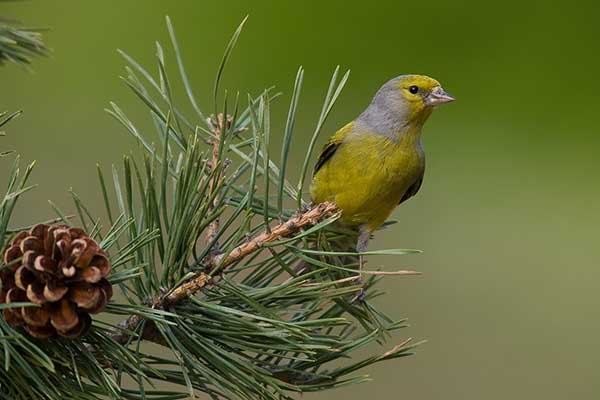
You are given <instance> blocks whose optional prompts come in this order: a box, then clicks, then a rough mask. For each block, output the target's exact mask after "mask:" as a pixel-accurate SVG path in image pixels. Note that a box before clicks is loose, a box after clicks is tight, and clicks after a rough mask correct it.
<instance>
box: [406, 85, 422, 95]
mask: <svg viewBox="0 0 600 400" xmlns="http://www.w3.org/2000/svg"><path fill="white" fill-rule="evenodd" d="M408 91H409V92H411V93H412V94H417V92H418V91H419V87H418V86H415V85H412V86H411V87H409V88H408Z"/></svg>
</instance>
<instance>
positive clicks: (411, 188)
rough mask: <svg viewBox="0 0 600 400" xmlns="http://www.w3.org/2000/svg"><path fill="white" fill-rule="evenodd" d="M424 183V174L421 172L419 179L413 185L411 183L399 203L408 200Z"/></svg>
mask: <svg viewBox="0 0 600 400" xmlns="http://www.w3.org/2000/svg"><path fill="white" fill-rule="evenodd" d="M422 183H423V174H421V176H420V177H419V179H417V180H416V181H415V183H413V184H412V185H410V186H409V187H408V190H407V191H406V192H405V193H404V196H402V198H401V199H400V202H399V203H398V204H402V203H404V202H405V201H406V200H408V199H410V198H411V197H413V196H414V195H415V194H417V192H418V191H419V189H421V184H422Z"/></svg>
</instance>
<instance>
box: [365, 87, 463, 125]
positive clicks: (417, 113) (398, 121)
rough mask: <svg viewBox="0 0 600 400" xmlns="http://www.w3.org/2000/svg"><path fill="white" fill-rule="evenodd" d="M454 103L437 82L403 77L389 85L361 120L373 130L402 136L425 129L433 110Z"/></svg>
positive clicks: (452, 98) (376, 96) (376, 97)
mask: <svg viewBox="0 0 600 400" xmlns="http://www.w3.org/2000/svg"><path fill="white" fill-rule="evenodd" d="M451 101H454V97H452V96H451V95H449V94H448V93H446V92H445V91H444V89H442V86H441V85H440V83H439V82H438V81H436V80H435V79H433V78H430V77H428V76H425V75H400V76H398V77H396V78H393V79H391V80H389V81H388V82H386V83H385V84H384V85H383V86H382V87H381V89H379V91H378V92H377V94H376V95H375V97H374V98H373V102H372V103H371V105H370V106H369V107H368V108H367V109H366V110H365V112H364V113H363V114H362V115H361V117H360V118H361V119H362V120H363V121H364V122H367V123H368V124H369V125H370V126H371V127H373V128H375V129H378V130H380V131H381V132H382V133H383V132H385V131H394V132H399V131H402V130H404V129H406V128H411V127H418V126H422V124H423V123H425V121H426V120H427V118H428V117H429V115H431V111H432V110H433V108H435V107H436V106H438V105H440V104H444V103H449V102H451Z"/></svg>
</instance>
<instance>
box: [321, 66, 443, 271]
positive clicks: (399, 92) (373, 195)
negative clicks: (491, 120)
mask: <svg viewBox="0 0 600 400" xmlns="http://www.w3.org/2000/svg"><path fill="white" fill-rule="evenodd" d="M454 100H455V99H454V97H453V96H451V95H450V94H448V93H447V92H446V91H444V89H443V88H442V86H441V85H440V83H439V82H438V81H437V80H435V79H433V78H431V77H429V76H425V75H416V74H410V75H400V76H397V77H395V78H393V79H391V80H389V81H388V82H386V83H385V84H384V85H383V86H382V87H381V88H380V89H379V90H378V91H377V93H376V94H375V96H374V97H373V99H372V101H371V103H370V104H369V106H368V107H367V108H366V109H365V110H364V111H363V112H362V113H361V114H360V115H359V116H358V118H356V119H355V120H354V121H352V122H350V123H348V124H346V125H345V126H344V127H342V128H341V129H339V130H338V131H337V132H336V133H335V134H334V135H333V136H331V138H330V139H329V140H328V141H327V143H326V144H325V145H324V146H323V149H322V151H321V153H320V155H319V158H318V160H317V162H316V164H315V167H314V170H313V178H312V183H311V185H310V192H311V196H312V200H313V202H314V203H322V202H325V201H331V202H334V203H335V204H336V205H337V207H338V208H339V209H340V210H341V217H340V221H341V223H342V224H344V225H346V226H350V227H354V228H357V230H358V239H357V243H356V246H355V248H356V251H357V252H358V253H363V252H365V251H366V250H367V247H368V242H369V240H370V238H371V235H372V233H373V232H374V231H375V230H377V229H378V228H380V227H381V226H382V225H383V224H384V222H385V221H386V219H387V218H388V217H389V216H390V214H391V213H392V211H393V210H394V209H395V208H396V206H398V205H400V204H402V203H404V202H405V201H407V200H408V199H410V198H411V197H413V196H414V195H415V194H417V192H418V191H419V189H420V188H421V185H422V183H423V175H424V173H425V152H424V150H423V145H422V142H421V136H422V135H421V134H422V131H423V125H424V124H425V122H426V121H427V119H428V118H429V116H430V115H431V113H432V111H433V109H434V108H435V107H437V106H439V105H441V104H445V103H449V102H452V101H454ZM359 266H360V267H359V270H360V271H361V272H362V267H363V258H362V256H359Z"/></svg>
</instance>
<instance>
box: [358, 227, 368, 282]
mask: <svg viewBox="0 0 600 400" xmlns="http://www.w3.org/2000/svg"><path fill="white" fill-rule="evenodd" d="M369 239H371V232H370V231H369V230H368V229H367V227H366V226H365V225H361V226H360V228H359V235H358V241H357V242H356V251H357V252H359V253H364V252H365V251H367V247H368V245H369ZM363 265H364V256H362V255H360V256H358V271H359V273H360V274H361V277H360V279H361V280H362V270H363Z"/></svg>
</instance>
